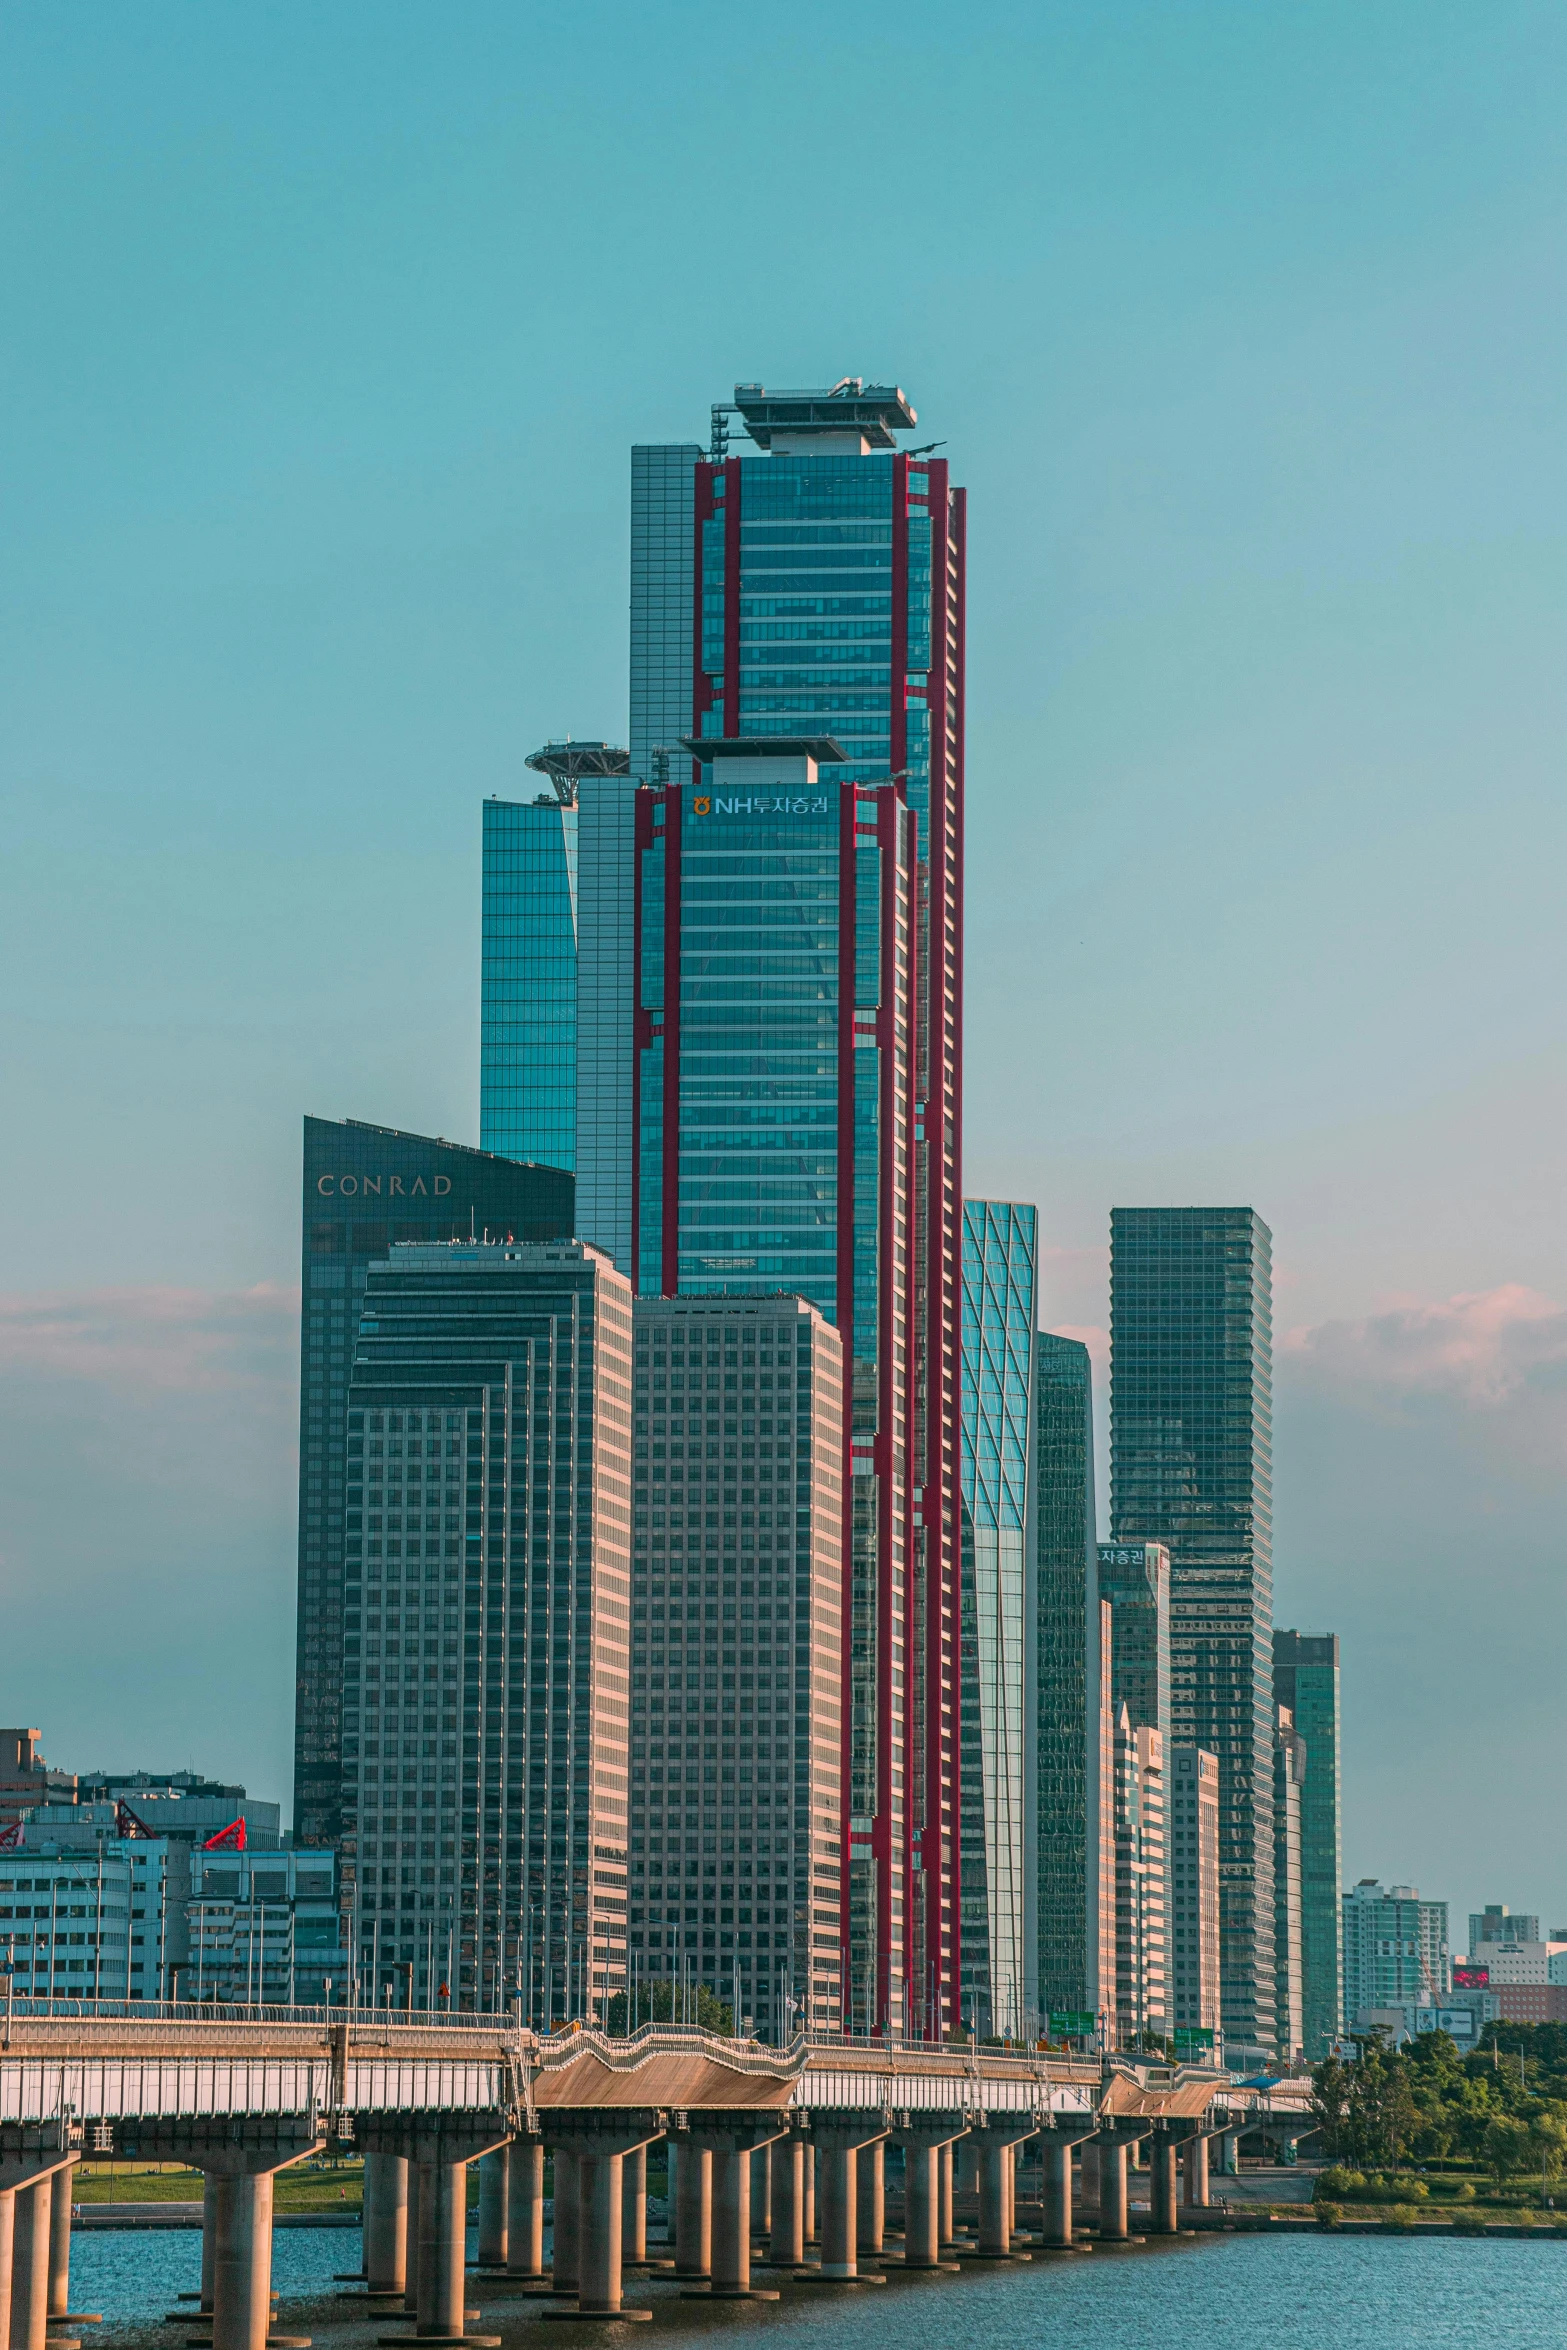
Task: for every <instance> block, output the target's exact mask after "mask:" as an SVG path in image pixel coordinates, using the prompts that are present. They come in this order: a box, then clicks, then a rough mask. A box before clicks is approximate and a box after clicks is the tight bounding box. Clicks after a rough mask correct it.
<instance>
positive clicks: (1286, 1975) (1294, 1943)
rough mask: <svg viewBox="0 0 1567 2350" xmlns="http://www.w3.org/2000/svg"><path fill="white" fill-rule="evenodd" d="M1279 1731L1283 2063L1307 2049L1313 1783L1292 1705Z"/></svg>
mask: <svg viewBox="0 0 1567 2350" xmlns="http://www.w3.org/2000/svg"><path fill="white" fill-rule="evenodd" d="M1277 1713H1278V1722H1277V1727H1276V1728H1275V1730H1274V1734H1273V1984H1274V2002H1275V2010H1276V2016H1277V2021H1276V2024H1275V2029H1276V2031H1277V2033H1278V2051H1279V2056H1280V2059H1281V2061H1282V2062H1284V2063H1286V2064H1295V2063H1296V2062H1297V2061H1298V2060H1299V2059H1300V2057H1301V2056H1302V2055H1303V2054H1304V2050H1305V2001H1304V1994H1303V1989H1302V1978H1301V1803H1302V1797H1303V1795H1304V1792H1305V1788H1306V1785H1307V1770H1308V1766H1307V1758H1306V1741H1305V1739H1304V1738H1302V1737H1301V1735H1300V1733H1299V1732H1298V1731H1297V1729H1296V1728H1295V1721H1294V1717H1293V1715H1292V1714H1291V1712H1290V1709H1289V1707H1288V1706H1287V1705H1281V1706H1279V1707H1278V1709H1277Z"/></svg>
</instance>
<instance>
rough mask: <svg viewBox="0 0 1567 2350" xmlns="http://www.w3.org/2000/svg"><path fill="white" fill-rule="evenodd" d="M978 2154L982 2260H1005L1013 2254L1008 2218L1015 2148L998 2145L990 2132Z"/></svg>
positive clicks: (979, 2147) (982, 2141)
mask: <svg viewBox="0 0 1567 2350" xmlns="http://www.w3.org/2000/svg"><path fill="white" fill-rule="evenodd" d="M977 2152H978V2155H979V2252H980V2257H981V2259H989V2260H1006V2259H1009V2258H1010V2257H1011V2252H1012V2230H1011V2227H1010V2226H1009V2225H1008V2215H1007V2202H1008V2197H1007V2169H1008V2163H1009V2157H1010V2155H1011V2152H1012V2149H1011V2147H1010V2146H1000V2145H998V2144H997V2143H996V2142H995V2140H994V2139H992V2138H991V2137H990V2136H989V2134H988V2132H987V2134H986V2135H985V2136H984V2137H983V2138H981V2139H980V2141H979V2144H978V2148H977Z"/></svg>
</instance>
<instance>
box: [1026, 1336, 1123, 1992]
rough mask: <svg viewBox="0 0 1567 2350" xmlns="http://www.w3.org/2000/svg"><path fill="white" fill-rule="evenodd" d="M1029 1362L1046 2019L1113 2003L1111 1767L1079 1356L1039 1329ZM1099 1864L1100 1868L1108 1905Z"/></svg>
mask: <svg viewBox="0 0 1567 2350" xmlns="http://www.w3.org/2000/svg"><path fill="white" fill-rule="evenodd" d="M1034 1363H1035V1375H1034V1543H1035V1576H1036V1586H1035V1590H1036V1596H1035V1612H1034V1622H1033V1627H1032V1633H1031V1638H1032V1643H1033V1680H1034V1688H1035V1692H1036V1694H1035V1739H1034V1751H1035V1756H1036V1761H1035V1771H1034V1782H1033V1805H1032V1812H1033V1822H1034V1836H1035V1839H1036V1845H1035V1849H1036V1851H1037V1854H1038V1861H1037V1871H1036V1874H1035V1878H1034V1882H1035V1884H1036V1885H1037V1888H1038V1892H1037V1907H1036V1909H1035V1912H1034V1917H1033V1964H1034V1970H1035V1973H1034V1979H1035V1980H1036V1981H1037V1983H1038V1997H1039V2011H1040V2015H1041V2018H1043V2017H1045V2016H1048V2015H1049V2014H1050V2013H1051V2012H1052V2011H1064V2012H1067V2013H1077V2014H1080V2013H1088V2014H1094V2013H1096V2012H1097V2011H1098V2010H1099V2008H1100V2007H1101V2005H1103V2006H1104V2007H1105V2008H1106V2009H1108V2008H1109V2007H1110V2006H1111V2005H1112V2004H1113V2001H1114V1993H1115V1963H1114V1949H1115V1941H1114V1901H1113V1886H1114V1836H1113V1831H1111V1832H1108V1833H1107V1834H1106V1835H1105V1836H1104V1837H1103V1839H1101V1834H1100V1806H1101V1798H1102V1799H1103V1802H1104V1804H1105V1806H1106V1807H1107V1813H1106V1817H1107V1821H1108V1817H1109V1811H1108V1807H1109V1806H1110V1805H1111V1800H1112V1795H1113V1781H1114V1763H1113V1756H1111V1755H1110V1754H1109V1753H1108V1742H1109V1739H1110V1737H1111V1735H1112V1732H1113V1717H1112V1716H1111V1715H1110V1713H1109V1710H1108V1697H1109V1678H1108V1676H1109V1664H1110V1658H1109V1652H1108V1649H1106V1651H1105V1654H1104V1659H1103V1664H1104V1675H1105V1679H1104V1691H1103V1695H1104V1700H1105V1702H1104V1703H1103V1704H1101V1685H1100V1683H1101V1676H1100V1664H1101V1658H1100V1647H1101V1626H1100V1601H1099V1592H1098V1567H1097V1559H1096V1548H1095V1539H1094V1440H1093V1374H1092V1371H1091V1368H1090V1365H1089V1360H1088V1349H1087V1348H1086V1347H1085V1346H1083V1345H1082V1344H1081V1343H1080V1342H1079V1341H1078V1340H1077V1339H1075V1338H1061V1337H1057V1336H1056V1335H1055V1334H1054V1333H1053V1332H1051V1331H1048V1330H1041V1331H1039V1332H1038V1333H1037V1335H1036V1338H1035V1342H1034ZM1102 1866H1103V1867H1104V1868H1106V1869H1107V1870H1108V1872H1109V1886H1110V1898H1109V1900H1108V1903H1107V1902H1106V1900H1105V1899H1104V1898H1103V1893H1104V1885H1103V1881H1102V1879H1101V1867H1102ZM1101 1982H1102V1984H1103V1990H1102V1993H1101Z"/></svg>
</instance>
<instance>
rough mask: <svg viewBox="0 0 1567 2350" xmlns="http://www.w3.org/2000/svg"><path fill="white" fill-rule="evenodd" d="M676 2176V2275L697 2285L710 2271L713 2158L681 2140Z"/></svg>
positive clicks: (704, 2151)
mask: <svg viewBox="0 0 1567 2350" xmlns="http://www.w3.org/2000/svg"><path fill="white" fill-rule="evenodd" d="M678 2155H679V2169H678V2170H677V2172H676V2174H675V2275H676V2276H677V2277H679V2278H680V2279H682V2281H683V2282H685V2283H686V2284H699V2283H702V2282H703V2281H704V2280H705V2279H706V2278H708V2277H709V2276H710V2275H711V2274H712V2268H713V2157H712V2155H711V2153H710V2152H709V2151H708V2149H707V2148H706V2147H705V2146H693V2145H692V2144H691V2143H690V2142H689V2140H683V2141H682V2142H681V2144H680V2146H679V2148H678Z"/></svg>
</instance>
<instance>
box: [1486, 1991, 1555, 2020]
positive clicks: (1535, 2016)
mask: <svg viewBox="0 0 1567 2350" xmlns="http://www.w3.org/2000/svg"><path fill="white" fill-rule="evenodd" d="M1491 1996H1492V1998H1493V1999H1494V2000H1495V2001H1496V2012H1497V2015H1498V2016H1499V2017H1500V2019H1501V2021H1502V2022H1503V2023H1504V2024H1567V1983H1495V1984H1493V1985H1492V1986H1491Z"/></svg>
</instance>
